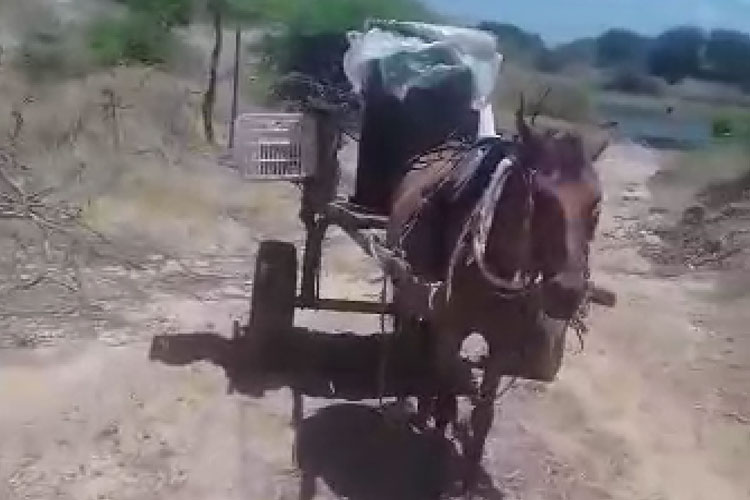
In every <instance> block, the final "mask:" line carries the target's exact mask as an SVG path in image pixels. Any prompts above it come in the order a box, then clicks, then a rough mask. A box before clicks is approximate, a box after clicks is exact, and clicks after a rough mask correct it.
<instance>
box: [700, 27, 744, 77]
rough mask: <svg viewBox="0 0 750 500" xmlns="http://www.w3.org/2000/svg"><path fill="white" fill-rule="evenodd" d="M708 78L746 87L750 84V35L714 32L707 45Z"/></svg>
mask: <svg viewBox="0 0 750 500" xmlns="http://www.w3.org/2000/svg"><path fill="white" fill-rule="evenodd" d="M705 64H706V68H705V72H706V76H708V77H711V78H713V79H716V80H719V81H722V82H725V83H732V84H738V85H740V86H744V85H747V84H750V35H747V34H745V33H740V32H738V31H731V30H714V31H712V32H711V34H710V36H709V39H708V43H707V44H706V54H705Z"/></svg>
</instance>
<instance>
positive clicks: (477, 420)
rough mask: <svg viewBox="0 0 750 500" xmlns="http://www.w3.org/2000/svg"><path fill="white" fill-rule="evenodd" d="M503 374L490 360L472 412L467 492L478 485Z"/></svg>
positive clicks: (466, 458)
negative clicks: (485, 445)
mask: <svg viewBox="0 0 750 500" xmlns="http://www.w3.org/2000/svg"><path fill="white" fill-rule="evenodd" d="M501 376H502V374H501V372H500V370H499V369H498V367H497V366H495V364H494V363H492V362H490V363H489V365H488V366H487V368H486V369H485V372H484V376H483V377H482V384H481V386H480V388H479V394H478V398H477V401H476V403H475V404H474V409H473V410H472V412H471V421H470V425H471V437H470V439H469V440H468V443H467V444H466V448H465V450H464V459H465V461H466V474H465V477H464V485H463V486H464V491H465V492H469V493H470V492H471V491H472V490H473V489H474V487H475V486H476V481H477V477H478V475H479V470H480V467H481V464H482V455H483V453H484V444H485V441H486V440H487V435H488V434H489V432H490V428H491V427H492V421H493V419H494V417H495V396H496V394H497V389H498V386H499V385H500V379H501Z"/></svg>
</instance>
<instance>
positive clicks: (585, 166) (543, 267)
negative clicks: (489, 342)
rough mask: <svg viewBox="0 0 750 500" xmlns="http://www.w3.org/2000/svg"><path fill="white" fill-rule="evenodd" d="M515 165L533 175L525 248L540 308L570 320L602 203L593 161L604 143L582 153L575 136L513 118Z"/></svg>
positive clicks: (582, 287)
mask: <svg viewBox="0 0 750 500" xmlns="http://www.w3.org/2000/svg"><path fill="white" fill-rule="evenodd" d="M516 126H517V128H518V134H519V153H518V155H519V158H518V160H519V164H521V165H523V167H524V168H525V169H527V170H529V171H530V172H532V173H533V174H532V177H531V178H532V183H531V192H532V200H533V212H532V216H531V231H530V246H531V259H532V262H533V266H534V267H535V269H536V270H537V271H538V272H539V273H540V275H541V277H542V283H543V287H542V291H543V298H544V307H545V310H546V312H547V314H549V315H550V316H553V317H556V318H560V319H569V318H570V317H571V316H572V315H573V313H574V312H575V310H576V309H577V307H578V305H579V304H580V301H581V299H582V298H583V296H584V293H585V291H586V287H587V286H588V279H589V276H588V273H589V262H588V255H589V246H590V244H591V241H592V239H593V237H594V232H595V230H596V227H597V224H598V218H599V211H600V204H601V197H602V191H601V185H600V181H599V176H598V174H597V172H596V170H595V169H594V167H593V163H594V162H595V161H596V160H597V159H598V157H599V156H600V155H601V154H602V152H603V151H604V149H606V147H607V142H606V141H605V142H604V143H602V144H601V145H600V146H599V147H598V148H596V153H595V154H593V155H590V154H588V153H587V152H586V148H585V147H584V141H583V139H582V137H581V135H580V134H578V133H575V132H570V131H544V132H542V131H538V130H535V128H534V127H533V126H531V125H529V124H528V123H527V122H526V120H525V119H524V116H523V106H521V108H520V109H519V111H518V112H517V114H516Z"/></svg>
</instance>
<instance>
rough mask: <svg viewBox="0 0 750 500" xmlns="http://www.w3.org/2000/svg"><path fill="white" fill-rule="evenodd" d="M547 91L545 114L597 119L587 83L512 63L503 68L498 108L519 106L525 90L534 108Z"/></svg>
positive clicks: (569, 119) (567, 118) (573, 119)
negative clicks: (538, 71)
mask: <svg viewBox="0 0 750 500" xmlns="http://www.w3.org/2000/svg"><path fill="white" fill-rule="evenodd" d="M547 90H549V94H548V95H547V97H546V98H545V99H544V100H543V102H542V105H541V109H540V114H541V115H543V116H546V117H549V118H554V119H559V120H563V121H567V122H575V123H587V122H590V121H591V120H592V119H593V118H594V109H593V107H592V105H593V103H592V100H591V92H590V89H588V87H587V86H586V84H585V83H584V82H581V81H580V80H576V79H573V78H568V77H565V76H558V75H547V74H542V73H536V72H533V71H529V70H526V69H523V68H519V67H516V66H513V65H511V64H506V65H505V66H504V67H503V69H502V72H501V75H500V81H499V83H498V86H497V91H496V93H495V108H496V109H497V110H499V111H500V112H503V111H504V112H508V111H513V110H515V109H517V107H518V103H519V98H520V96H521V94H522V93H523V95H524V97H525V99H526V102H527V103H529V106H530V107H531V105H533V104H535V103H536V102H538V100H539V98H540V96H542V95H543V94H544V92H546V91H547ZM530 111H531V110H530Z"/></svg>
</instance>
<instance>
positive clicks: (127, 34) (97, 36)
mask: <svg viewBox="0 0 750 500" xmlns="http://www.w3.org/2000/svg"><path fill="white" fill-rule="evenodd" d="M172 42H173V40H172V37H171V34H170V32H169V30H168V29H167V28H165V26H164V25H163V24H161V23H160V21H159V20H158V19H154V18H153V17H151V16H150V15H148V14H147V13H144V12H132V13H129V14H128V15H127V16H125V17H123V18H111V19H101V20H98V21H96V22H95V23H94V24H93V25H92V26H91V27H90V30H89V47H90V49H91V52H92V54H93V58H94V61H95V62H96V63H97V64H100V65H103V66H112V65H116V64H129V63H143V64H158V63H163V62H165V61H166V60H167V58H168V56H169V53H170V49H171V47H172Z"/></svg>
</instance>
